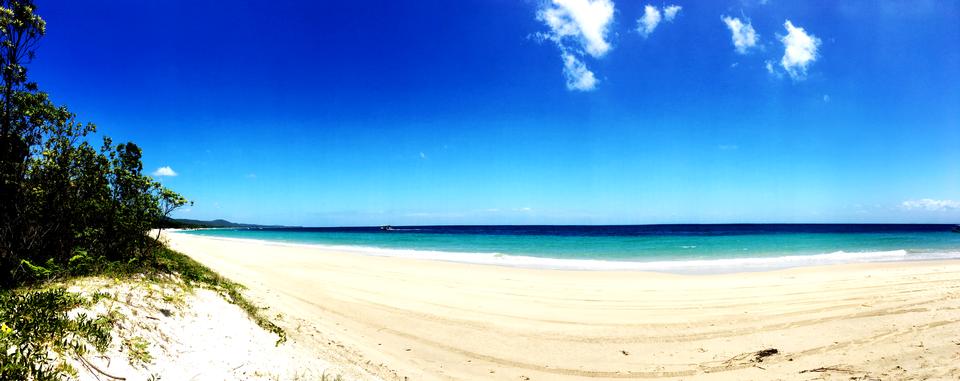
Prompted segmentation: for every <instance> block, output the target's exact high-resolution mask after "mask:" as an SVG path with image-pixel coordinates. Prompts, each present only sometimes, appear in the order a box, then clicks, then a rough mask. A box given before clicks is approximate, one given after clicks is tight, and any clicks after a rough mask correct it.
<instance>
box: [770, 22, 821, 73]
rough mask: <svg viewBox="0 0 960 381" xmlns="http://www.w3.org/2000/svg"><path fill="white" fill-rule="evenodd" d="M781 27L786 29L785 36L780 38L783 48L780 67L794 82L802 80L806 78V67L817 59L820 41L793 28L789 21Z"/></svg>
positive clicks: (801, 30)
mask: <svg viewBox="0 0 960 381" xmlns="http://www.w3.org/2000/svg"><path fill="white" fill-rule="evenodd" d="M783 27H784V28H786V29H787V35H786V36H783V37H781V38H780V41H781V42H783V48H784V50H783V58H781V59H780V66H783V69H784V70H786V71H787V74H790V77H791V78H793V79H794V80H801V79H804V78H806V76H807V66H809V65H810V64H811V63H813V62H814V61H816V60H817V58H818V57H819V55H818V54H817V48H819V47H820V39H819V38H817V36H814V35H812V34H808V33H807V31H806V30H804V29H803V28H801V27H796V26H794V25H793V23H791V22H790V20H786V22H784V23H783Z"/></svg>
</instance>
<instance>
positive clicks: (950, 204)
mask: <svg viewBox="0 0 960 381" xmlns="http://www.w3.org/2000/svg"><path fill="white" fill-rule="evenodd" d="M901 206H903V207H904V208H905V209H909V210H917V209H920V210H929V211H944V210H951V209H960V201H953V200H934V199H930V198H924V199H920V200H907V201H904V202H903V203H902V204H901Z"/></svg>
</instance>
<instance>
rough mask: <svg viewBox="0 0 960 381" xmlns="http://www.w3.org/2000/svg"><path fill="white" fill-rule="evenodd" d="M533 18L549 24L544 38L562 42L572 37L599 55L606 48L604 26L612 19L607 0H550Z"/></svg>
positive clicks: (610, 6) (610, 2) (588, 50)
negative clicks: (547, 32) (548, 30)
mask: <svg viewBox="0 0 960 381" xmlns="http://www.w3.org/2000/svg"><path fill="white" fill-rule="evenodd" d="M537 19H538V20H540V21H542V22H543V23H544V24H547V26H548V27H550V33H549V34H547V35H546V37H547V38H549V39H551V40H553V41H554V42H556V43H557V44H559V45H561V48H564V47H565V46H566V40H570V39H573V40H575V41H576V42H577V43H579V44H580V45H581V47H582V48H583V49H584V50H585V51H586V52H587V53H588V54H590V55H591V56H594V57H601V56H603V55H604V54H606V53H607V51H609V50H610V43H609V42H607V30H608V28H609V27H610V22H611V21H613V2H612V1H610V0H553V2H552V3H551V4H550V5H547V6H546V7H545V8H543V9H541V10H540V12H538V13H537Z"/></svg>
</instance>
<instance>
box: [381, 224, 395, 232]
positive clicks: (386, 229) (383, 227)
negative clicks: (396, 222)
mask: <svg viewBox="0 0 960 381" xmlns="http://www.w3.org/2000/svg"><path fill="white" fill-rule="evenodd" d="M380 230H383V231H391V230H393V226H390V225H382V226H380Z"/></svg>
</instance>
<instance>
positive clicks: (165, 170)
mask: <svg viewBox="0 0 960 381" xmlns="http://www.w3.org/2000/svg"><path fill="white" fill-rule="evenodd" d="M176 175H177V172H176V171H174V170H173V168H170V167H169V166H167V167H160V168H157V170H156V171H153V176H154V177H173V176H176Z"/></svg>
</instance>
